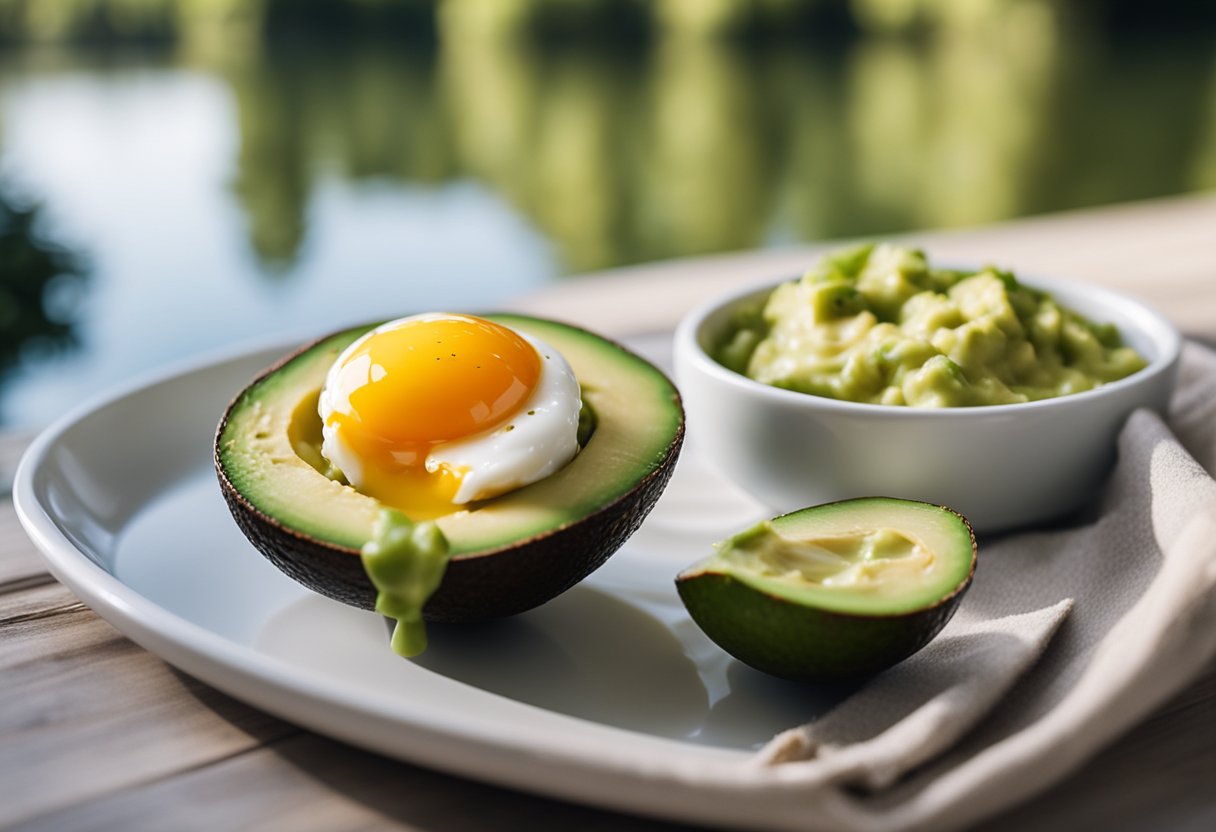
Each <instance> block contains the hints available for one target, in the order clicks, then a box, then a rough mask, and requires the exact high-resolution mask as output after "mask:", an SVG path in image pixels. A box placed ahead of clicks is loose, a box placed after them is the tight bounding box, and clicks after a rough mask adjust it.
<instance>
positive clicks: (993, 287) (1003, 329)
mask: <svg viewBox="0 0 1216 832" xmlns="http://www.w3.org/2000/svg"><path fill="white" fill-rule="evenodd" d="M714 357H715V358H716V359H717V360H718V361H719V362H720V363H722V364H723V365H725V366H727V367H729V368H731V369H732V370H735V371H737V372H740V373H742V374H744V375H746V376H748V377H750V378H753V379H755V380H756V381H761V382H764V383H765V384H771V385H774V386H776V387H783V388H786V389H788V390H797V391H799V392H802V393H810V394H812V395H816V396H827V397H830V398H834V399H843V400H846V401H853V402H868V403H871V404H888V405H908V406H911V407H972V406H977V405H994V404H1014V403H1018V402H1028V401H1035V400H1038V399H1046V398H1052V397H1054V396H1065V395H1068V394H1070V393H1079V392H1081V391H1083V390H1092V389H1093V388H1095V387H1098V386H1099V385H1102V384H1105V383H1107V382H1110V381H1115V380H1117V379H1121V378H1123V377H1124V376H1128V375H1131V374H1132V373H1134V372H1136V371H1137V370H1139V369H1141V368H1143V367H1144V366H1145V365H1146V363H1147V362H1146V361H1145V360H1144V358H1143V357H1141V356H1140V355H1139V354H1138V353H1137V352H1136V351H1135V350H1133V349H1131V348H1130V347H1127V346H1124V345H1123V343H1122V341H1121V340H1120V337H1119V333H1118V331H1117V330H1116V329H1115V327H1114V326H1112V325H1111V324H1100V323H1094V322H1091V321H1088V320H1086V319H1085V318H1083V317H1081V316H1080V315H1078V314H1076V313H1075V312H1072V311H1070V310H1068V309H1065V308H1064V307H1061V306H1060V305H1059V304H1057V303H1056V302H1055V301H1054V300H1053V299H1052V298H1051V296H1050V295H1048V294H1046V293H1044V292H1041V291H1038V290H1036V289H1032V288H1030V287H1029V286H1024V285H1022V284H1021V283H1019V282H1018V281H1017V280H1016V279H1015V278H1014V276H1013V275H1012V274H1010V273H1009V272H1007V271H1002V270H1000V269H996V268H992V267H988V268H985V269H982V270H980V271H955V270H949V269H936V268H931V267H930V266H929V263H928V261H927V260H926V259H925V255H924V253H923V252H920V251H917V250H915V249H907V248H899V247H896V246H893V245H888V244H881V245H866V246H860V247H856V248H850V249H846V250H842V251H837V252H833V253H830V254H828V255H825V256H824V257H823V258H822V259H821V260H820V261H819V262H818V263H817V264H816V265H815V266H814V267H812V268H811V270H810V271H808V272H807V273H806V274H805V275H803V276H802V277H801V278H800V279H798V280H795V281H792V282H790V283H785V284H783V285H781V286H778V287H777V288H776V289H774V290H773V292H772V294H770V295H769V296H768V298H767V300H766V301H765V302H764V303H763V304H762V305H758V306H756V307H754V308H752V309H744V310H742V311H741V312H740V313H739V315H738V317H737V318H736V320H735V321H734V325H733V327H732V328H731V330H730V332H729V333H728V335H727V337H726V339H725V340H724V341H723V342H722V343H721V344H720V345H719V347H718V349H717V350H716V351H715V355H714Z"/></svg>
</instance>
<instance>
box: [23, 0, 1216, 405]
mask: <svg viewBox="0 0 1216 832" xmlns="http://www.w3.org/2000/svg"><path fill="white" fill-rule="evenodd" d="M871 4H873V0H871ZM69 5H70V4H69ZM128 5H129V4H128ZM151 5H153V6H155V5H156V4H151ZM161 5H171V4H161ZM194 5H196V6H197V5H198V4H194ZM204 5H205V4H204ZM284 5H285V4H278V6H280V7H282V6H284ZM303 5H304V6H307V5H308V4H303ZM313 5H315V4H313ZM457 5H470V4H469V3H462V4H457ZM668 5H672V6H674V5H677V4H668ZM13 6H14V4H12V3H10V4H8V7H13ZM993 7H994V8H997V9H998V11H999V13H996V12H994V13H993V14H992V15H990V16H987V17H985V16H983V15H978V16H974V17H973V18H968V19H967V20H965V21H962V22H951V23H949V25H940V26H936V27H929V28H925V27H921V28H914V30H913V31H910V32H893V33H892V32H880V33H867V32H866V31H864V30H859V29H857V28H849V27H843V28H833V29H831V30H830V31H828V32H826V33H823V32H821V33H819V34H817V35H815V34H812V35H806V34H803V35H801V36H798V37H775V36H770V37H759V38H757V37H751V38H723V37H709V36H705V37H699V36H695V35H668V36H662V37H659V36H646V37H637V36H630V37H621V38H615V37H601V38H590V39H589V38H585V37H577V38H573V37H571V38H565V37H563V38H556V39H554V38H550V39H548V40H538V39H535V38H528V37H520V36H500V35H496V34H495V33H494V32H487V31H484V28H485V26H484V25H482V24H484V21H483V22H482V24H478V23H477V20H478V19H477V18H475V17H470V15H467V14H466V15H463V16H461V15H457V14H450V15H447V16H446V17H441V18H440V19H439V21H438V25H437V31H436V32H435V33H433V34H426V35H417V36H414V35H409V33H404V32H403V30H398V29H393V30H391V31H380V32H377V31H368V29H367V27H364V28H360V29H358V30H356V31H347V30H343V31H341V32H330V31H328V30H326V28H325V25H324V22H325V19H324V18H323V17H322V18H321V19H320V20H321V22H320V23H317V21H315V20H314V21H312V22H309V21H308V20H307V19H305V21H304V22H305V23H307V24H308V25H303V24H301V26H300V27H293V26H290V25H282V26H281V28H283V29H284V30H285V33H283V32H280V33H278V34H276V33H275V32H268V31H267V30H266V29H265V27H264V26H263V27H262V28H253V29H252V30H251V31H245V30H241V29H240V28H239V27H231V28H227V29H221V30H219V31H216V30H214V29H213V28H212V27H209V26H201V25H200V27H199V31H185V32H176V31H175V32H173V33H172V36H164V37H161V36H156V37H149V38H140V37H131V38H121V37H117V38H116V37H107V38H106V39H104V42H102V43H100V44H99V43H96V42H93V41H92V40H90V39H89V38H87V37H86V38H77V39H71V38H66V39H58V40H56V39H55V38H49V40H50V41H52V42H50V43H45V42H43V43H39V42H37V41H39V38H37V37H31V38H28V39H26V40H24V41H20V40H10V41H9V42H7V43H3V44H0V424H2V425H18V426H36V425H40V424H43V423H45V422H46V421H47V420H48V419H50V418H52V417H54V416H55V415H57V414H58V413H60V412H62V411H63V410H64V409H66V408H67V407H69V406H71V405H73V404H75V403H77V402H78V401H80V400H81V398H82V397H83V396H86V395H88V394H91V393H94V392H96V391H98V390H101V389H103V388H105V387H107V386H110V385H112V384H114V383H116V382H118V381H120V380H122V379H125V378H127V377H129V376H130V375H131V374H133V373H135V372H138V371H142V370H146V369H149V368H152V367H156V366H160V365H163V364H165V363H167V362H170V361H172V360H175V359H178V358H181V357H184V356H187V355H191V354H195V353H198V352H200V351H205V350H208V349H213V348H218V347H222V346H226V345H230V344H234V343H239V342H244V341H250V340H254V339H264V338H267V337H273V336H280V335H281V336H283V337H305V336H308V335H312V334H318V333H320V332H322V331H325V330H329V329H334V328H338V327H340V326H343V325H345V324H348V323H351V322H355V321H359V320H372V319H377V318H384V317H393V316H397V315H400V314H405V313H408V312H411V311H419V310H424V309H437V308H448V309H469V310H478V309H490V308H493V307H494V306H495V305H496V304H500V303H502V302H503V301H505V300H506V299H508V298H510V297H511V296H513V295H516V294H519V293H521V292H524V291H530V290H535V289H538V288H540V287H542V286H544V285H545V284H547V283H550V282H552V281H555V280H562V279H573V278H568V277H566V276H567V275H571V274H575V273H579V272H586V271H591V270H595V269H600V268H605V267H611V266H617V265H623V264H628V263H635V262H641V261H646V260H653V259H659V258H670V257H680V256H685V255H691V254H702V253H707V252H714V251H725V250H734V249H744V248H751V247H757V246H770V245H778V244H783V243H791V242H798V241H815V240H822V239H828V238H839V237H851V236H859V235H880V234H884V233H892V232H898V231H905V230H911V229H916V228H925V227H943V226H960V225H968V224H977V223H985V222H991V221H996V220H1001V219H1006V218H1011V217H1017V216H1022V215H1027V214H1035V213H1040V212H1046V211H1055V210H1061V209H1068V208H1074V207H1081V206H1087V205H1095V204H1101V203H1108V202H1117V201H1124V200H1132V199H1139V198H1144V197H1152V196H1159V195H1165V194H1174V193H1182V192H1187V191H1195V190H1201V189H1207V188H1213V187H1216V50H1214V49H1213V45H1214V44H1216V39H1214V37H1213V34H1214V33H1213V30H1212V27H1211V26H1207V27H1206V28H1204V27H1198V28H1192V29H1190V30H1183V29H1179V28H1178V27H1157V28H1149V29H1147V30H1144V31H1137V32H1136V33H1135V34H1131V33H1128V32H1126V31H1124V30H1122V29H1119V28H1112V27H1109V26H1101V25H1098V24H1097V23H1095V21H1094V20H1093V19H1091V18H1087V17H1086V16H1085V15H1084V14H1081V13H1080V12H1079V11H1078V8H1079V7H1078V6H1077V5H1070V4H1067V3H1056V2H1046V0H1030V2H1022V3H1017V4H1009V3H1003V4H994V6H993ZM5 8H6V6H5V4H4V3H3V2H0V12H3V11H4V9H5ZM23 8H24V7H23ZM1207 19H1208V20H1211V16H1208V18H1207ZM470 20H473V21H474V22H473V23H470V22H469V21H470ZM288 22H289V23H290V22H291V21H290V20H289V21H288ZM281 23H282V21H280V24H281ZM48 25H49V24H48ZM184 25H185V24H183V23H182V21H181V20H176V22H174V23H172V24H169V23H166V24H165V26H166V27H168V28H169V29H172V28H173V27H174V26H177V27H183V26H184ZM462 27H464V28H462ZM466 28H467V31H466ZM373 29H374V27H373ZM111 34H113V33H111ZM414 34H415V35H416V33H414ZM41 40H44V41H45V40H48V38H42V39H41ZM580 279H594V278H580Z"/></svg>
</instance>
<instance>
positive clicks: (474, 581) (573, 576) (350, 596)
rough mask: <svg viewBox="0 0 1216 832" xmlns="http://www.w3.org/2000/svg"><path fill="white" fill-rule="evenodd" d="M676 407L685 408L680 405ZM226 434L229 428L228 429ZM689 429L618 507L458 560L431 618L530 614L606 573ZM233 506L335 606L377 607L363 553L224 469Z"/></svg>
mask: <svg viewBox="0 0 1216 832" xmlns="http://www.w3.org/2000/svg"><path fill="white" fill-rule="evenodd" d="M675 406H677V407H678V406H679V402H678V400H677V401H676V403H675ZM221 429H222V426H221ZM683 441H684V426H683V422H682V421H681V423H680V428H679V431H678V432H677V434H676V436H675V438H674V439H673V441H672V442H671V444H670V445H669V446H668V449H667V453H666V455H665V457H664V460H663V462H662V463H661V464H660V465H659V466H658V467H657V468H655V470H653V471H652V472H651V473H649V474H648V475H647V476H646V477H645V478H643V479H642V480H641V481H640V482H639V483H638V484H637V485H636V486H635V487H634V488H633V489H632V490H630V491H629V492H628V493H626V494H625V495H624V496H622V497H621V498H620V499H618V500H616V501H615V502H612V503H609V504H607V505H605V506H603V507H602V508H600V509H599V510H598V511H596V512H594V513H592V514H589V515H586V516H585V517H582V518H580V519H579V520H577V521H574V522H572V523H570V524H568V525H566V526H563V527H561V528H558V529H555V530H553V531H551V532H548V533H546V534H541V535H537V536H536V537H533V538H529V539H527V540H522V541H519V542H518V543H515V544H513V545H511V546H509V547H505V548H502V549H494V550H487V551H484V552H474V553H470V554H466V555H458V556H456V557H454V558H452V560H451V561H450V562H449V563H448V567H447V571H446V572H445V573H444V576H443V583H442V584H440V587H439V589H438V590H436V592H435V594H434V595H432V596H431V598H430V600H428V601H427V603H426V606H425V607H424V608H423V617H424V618H426V620H428V621H438V622H473V621H484V620H489V619H494V618H501V617H504V616H508V615H515V614H516V613H520V612H524V611H525V610H529V609H532V608H533V607H536V606H539V605H540V604H543V603H544V602H546V601H548V600H550V599H552V598H554V597H556V596H557V595H559V594H560V593H562V592H565V591H566V590H567V589H569V588H570V587H572V586H574V585H575V584H576V583H578V582H579V581H581V580H582V579H583V578H585V577H587V576H588V575H590V574H591V573H592V572H593V571H595V570H596V569H597V568H599V567H600V566H601V565H602V564H603V563H604V561H606V560H607V559H608V558H609V556H611V555H612V553H613V552H615V551H616V550H617V549H619V548H620V547H621V546H622V545H623V544H624V543H625V541H626V540H627V539H628V538H629V537H630V535H632V534H633V533H634V532H635V531H637V529H638V527H639V526H640V525H641V524H642V521H643V520H644V519H645V518H646V515H647V514H649V513H650V510H651V509H652V508H654V504H655V503H656V502H657V501H658V499H659V495H660V494H662V493H663V489H664V488H665V487H666V486H667V482H668V480H670V479H671V473H672V471H673V470H674V469H675V461H676V459H677V457H678V456H679V453H680V448H681V445H682V444H683ZM216 470H217V472H218V474H219V479H220V486H221V489H220V490H221V491H222V492H223V495H224V501H225V502H226V503H227V504H228V509H229V510H230V511H231V512H232V516H233V518H234V519H235V520H236V523H237V525H238V526H239V527H240V529H241V531H242V532H244V534H245V536H246V537H247V538H248V539H249V540H250V541H251V542H252V543H253V545H254V546H255V547H256V548H257V549H258V551H260V552H261V553H262V554H263V555H264V556H265V557H266V558H267V559H269V560H270V561H271V562H272V563H274V564H275V566H277V567H279V569H281V570H282V571H283V572H285V573H286V574H287V575H288V576H290V577H292V578H294V579H295V580H297V581H299V582H300V583H302V584H304V586H306V587H308V588H309V589H311V590H313V591H314V592H318V593H320V594H322V595H325V596H327V597H329V598H332V599H334V600H335V601H341V602H342V603H344V604H350V605H352V606H355V607H361V608H363V609H367V610H371V609H375V602H376V590H375V588H374V587H373V586H372V584H371V581H369V580H368V578H367V574H366V573H365V572H364V571H363V561H362V560H361V558H360V556H359V552H357V551H356V550H354V549H347V548H344V547H341V546H335V545H332V544H328V543H324V542H322V541H319V540H316V539H314V538H311V537H308V536H306V535H302V534H300V533H299V532H296V531H294V530H293V529H290V528H288V527H286V526H284V525H282V524H280V523H279V522H278V521H276V520H274V519H273V518H272V517H270V516H268V515H266V514H264V513H263V512H261V511H259V510H258V509H257V508H256V507H255V506H254V505H253V504H252V503H250V502H249V501H248V500H246V499H245V498H244V497H243V496H242V495H241V494H240V492H239V491H237V489H236V488H235V487H234V486H233V485H232V483H231V482H230V481H229V480H228V478H227V476H225V474H224V471H223V467H222V466H221V465H219V464H218V460H217V464H216Z"/></svg>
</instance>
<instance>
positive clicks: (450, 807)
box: [0, 195, 1216, 830]
mask: <svg viewBox="0 0 1216 832" xmlns="http://www.w3.org/2000/svg"><path fill="white" fill-rule="evenodd" d="M911 239H914V240H915V241H916V242H918V243H920V244H923V245H925V246H926V247H928V248H929V249H930V251H931V253H932V254H933V255H934V257H935V258H949V259H952V260H957V261H959V262H974V261H992V262H998V263H1000V264H1003V265H1009V266H1012V267H1014V268H1016V269H1019V270H1024V271H1026V272H1028V273H1030V272H1039V273H1044V274H1055V275H1068V276H1072V277H1078V278H1082V279H1086V280H1092V281H1095V282H1100V283H1104V284H1107V285H1110V286H1113V287H1116V288H1119V289H1121V290H1123V291H1125V292H1127V293H1130V294H1134V295H1138V296H1140V297H1142V298H1144V299H1146V300H1148V301H1150V302H1152V303H1154V304H1155V305H1156V306H1157V307H1158V308H1159V309H1161V310H1162V311H1163V312H1165V313H1166V314H1167V315H1168V316H1170V317H1171V318H1172V319H1173V320H1174V321H1176V322H1177V323H1178V325H1179V326H1180V327H1181V328H1182V329H1183V330H1184V331H1185V332H1186V333H1188V334H1190V335H1193V336H1195V337H1199V338H1203V339H1207V340H1210V341H1213V342H1216V195H1204V196H1198V197H1188V198H1181V199H1171V200H1165V201H1157V202H1149V203H1140V204H1134V205H1128V206H1120V207H1115V208H1105V209H1099V210H1093V211H1086V212H1078V213H1074V214H1065V215H1059V216H1053V217H1045V218H1036V219H1031V220H1023V221H1017V222H1012V223H1007V224H1003V225H1000V226H994V227H990V228H983V229H975V230H966V231H956V232H949V233H934V234H924V235H914V236H913V237H912V238H911ZM807 261H808V252H807V251H806V250H803V249H799V250H774V251H765V252H758V253H750V254H743V255H733V256H727V257H719V258H710V259H706V260H702V261H681V262H679V263H673V264H667V265H659V266H648V267H641V268H632V269H625V270H621V271H619V272H616V273H614V274H610V275H605V276H601V277H600V278H598V279H594V280H586V281H574V282H569V283H566V284H563V285H561V286H559V287H555V288H553V289H551V290H548V291H546V292H545V293H543V294H541V295H538V296H536V297H531V298H523V299H521V300H520V302H519V304H518V305H519V306H520V307H521V308H526V309H529V310H532V311H537V312H542V313H547V314H551V315H553V316H555V317H561V318H566V319H570V320H575V321H579V322H581V323H584V324H585V325H587V326H590V327H592V328H599V329H602V330H604V331H607V332H610V333H613V334H617V335H625V334H631V333H637V332H646V331H649V332H653V331H659V330H663V329H667V328H670V327H671V325H672V324H673V322H674V321H675V320H676V319H677V318H678V316H679V315H680V314H681V313H682V312H683V311H684V310H686V309H687V308H689V307H690V306H691V305H692V304H694V303H696V302H697V301H699V300H700V299H703V298H706V297H708V296H710V295H713V294H715V293H717V292H719V291H722V290H723V289H725V288H727V287H729V286H731V285H735V284H739V283H743V282H748V281H752V280H760V279H764V278H770V277H774V276H783V275H787V274H795V273H797V272H798V271H800V270H801V269H802V268H803V267H804V266H805V265H806V263H807ZM24 444H25V438H23V437H16V436H8V437H0V477H3V481H4V482H7V481H8V479H9V478H10V477H11V472H12V468H13V467H14V465H15V462H16V459H17V457H18V455H19V453H20V451H21V449H22V448H23V447H24ZM0 826H2V827H19V828H24V829H46V830H71V829H90V830H93V829H114V830H130V829H192V828H199V829H204V828H205V829H208V830H216V829H222V830H227V829H244V828H250V829H252V828H256V829H275V828H290V829H293V830H310V829H317V830H320V829H325V830H331V829H356V828H358V829H367V828H376V829H434V830H473V829H484V828H510V829H528V830H548V829H552V830H558V829H560V830H567V829H575V828H578V829H640V830H659V829H675V828H678V827H675V826H672V825H669V824H665V823H659V822H653V821H647V820H641V819H638V818H632V817H626V816H622V815H617V814H613V813H609V812H603V811H599V810H595V809H589V808H584V807H579V806H573V805H569V804H564V803H559V802H555V801H552V800H547V799H545V798H542V797H535V796H531V795H525V794H520V793H515V792H510V791H505V790H503V789H499V788H496V787H492V786H487V785H482V784H479V783H474V782H470V781H466V780H462V779H459V778H456V777H451V776H448V775H444V774H438V773H435V772H431V771H428V770H425V769H422V768H418V767H415V766H412V765H408V764H405V763H400V762H396V761H393V760H388V759H385V758H383V757H379V756H377V755H375V754H371V753H368V752H365V751H361V750H359V749H356V748H352V747H350V746H347V745H344V744H342V743H339V742H335V741H333V740H329V739H326V738H325V737H322V736H319V735H317V734H313V733H311V732H309V731H305V730H303V729H300V728H297V727H295V726H293V725H290V724H288V723H286V722H283V721H282V720H280V719H277V718H276V717H273V716H269V715H267V714H265V713H262V712H260V711H258V710H255V709H253V708H251V707H248V706H246V705H244V704H242V703H240V702H237V701H235V700H233V699H231V698H229V697H227V696H225V695H224V694H221V693H219V692H217V691H215V690H213V689H211V688H209V687H207V686H206V685H204V684H202V683H200V682H197V681H195V680H194V679H191V678H190V677H188V676H186V675H184V674H182V673H180V672H178V671H175V670H174V669H173V668H171V667H169V666H168V665H166V664H165V663H164V662H162V661H161V660H160V659H158V658H157V657H155V656H153V655H151V654H150V653H147V652H145V651H144V650H142V649H141V648H139V647H137V646H136V645H135V644H133V643H131V642H130V641H128V640H127V639H126V638H124V637H123V636H121V635H120V634H119V633H118V632H117V631H115V630H114V629H113V628H112V627H110V625H108V624H107V623H105V622H104V621H102V620H101V619H100V618H98V617H97V616H96V615H94V614H93V613H92V612H91V611H90V610H88V609H87V608H86V607H84V606H83V605H82V604H80V603H79V602H78V601H77V600H76V599H75V598H74V597H73V596H72V594H71V593H70V592H68V591H67V590H66V589H65V588H63V587H62V586H60V585H59V584H58V583H56V582H55V580H54V579H53V578H51V576H50V575H49V574H47V572H46V571H45V569H44V568H43V566H42V563H41V561H40V560H39V558H38V556H37V554H36V552H35V551H34V549H33V546H32V545H31V544H30V543H29V541H28V540H27V539H26V537H25V535H24V533H23V532H22V531H21V529H20V527H19V526H18V524H17V522H16V518H15V515H14V511H13V508H12V505H11V502H9V501H8V500H7V499H5V500H4V501H3V503H2V504H0ZM984 828H985V829H993V830H1017V829H1024V828H1034V829H1039V830H1052V829H1059V830H1074V829H1089V828H1105V829H1121V830H1159V829H1194V830H1199V829H1205V830H1206V829H1213V828H1216V665H1214V666H1211V667H1209V669H1208V670H1207V672H1205V673H1204V674H1203V675H1202V676H1201V678H1199V679H1197V680H1195V682H1194V683H1193V684H1192V685H1191V686H1190V687H1189V688H1187V689H1186V690H1184V691H1182V692H1180V693H1179V694H1178V695H1177V696H1175V697H1174V698H1173V699H1172V700H1171V701H1170V702H1168V703H1167V704H1166V705H1165V706H1163V707H1162V708H1160V709H1159V710H1158V711H1157V712H1156V713H1154V714H1153V715H1152V716H1151V717H1150V718H1149V719H1147V720H1145V721H1144V722H1143V723H1142V724H1140V725H1139V726H1138V727H1136V728H1135V729H1133V730H1132V731H1130V732H1129V733H1127V734H1126V735H1125V736H1123V737H1122V738H1121V739H1120V740H1119V741H1118V742H1116V743H1115V744H1114V745H1112V746H1110V747H1109V748H1108V749H1106V750H1105V751H1103V752H1102V753H1101V754H1099V755H1098V756H1097V757H1096V758H1094V759H1093V760H1091V761H1090V762H1089V763H1088V764H1087V765H1086V766H1085V767H1083V768H1082V769H1081V770H1080V771H1078V772H1076V773H1074V774H1073V775H1072V776H1071V777H1069V778H1068V779H1067V780H1065V781H1064V782H1062V783H1060V784H1058V785H1057V786H1056V787H1054V788H1053V789H1051V790H1049V791H1048V792H1046V793H1044V794H1042V795H1040V796H1039V797H1037V798H1036V799H1034V800H1032V801H1031V802H1029V803H1027V804H1024V805H1022V806H1020V807H1018V808H1016V809H1014V810H1013V811H1011V812H1008V813H1006V814H1005V815H1003V816H1001V817H999V818H996V819H993V820H992V821H990V822H989V823H986V824H985V825H984Z"/></svg>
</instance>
